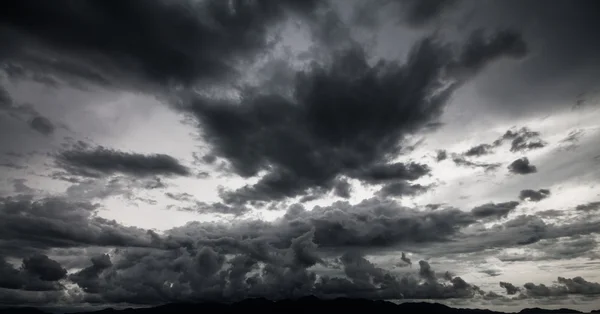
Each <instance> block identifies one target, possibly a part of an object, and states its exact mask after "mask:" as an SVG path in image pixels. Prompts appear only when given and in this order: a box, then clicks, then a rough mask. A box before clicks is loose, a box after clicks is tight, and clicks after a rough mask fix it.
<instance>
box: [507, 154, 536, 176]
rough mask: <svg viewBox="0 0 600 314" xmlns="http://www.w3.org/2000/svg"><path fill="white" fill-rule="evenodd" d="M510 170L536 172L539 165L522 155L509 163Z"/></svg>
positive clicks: (519, 172)
mask: <svg viewBox="0 0 600 314" xmlns="http://www.w3.org/2000/svg"><path fill="white" fill-rule="evenodd" d="M508 170H509V171H510V172H512V173H516V174H522V175H524V174H530V173H536V172H537V167H536V166H534V165H532V164H530V163H529V159H528V158H527V157H522V158H519V159H516V160H515V161H513V162H512V163H510V165H508Z"/></svg>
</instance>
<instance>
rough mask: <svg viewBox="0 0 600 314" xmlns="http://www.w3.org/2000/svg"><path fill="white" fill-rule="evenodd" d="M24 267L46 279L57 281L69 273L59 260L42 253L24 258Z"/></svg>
mask: <svg viewBox="0 0 600 314" xmlns="http://www.w3.org/2000/svg"><path fill="white" fill-rule="evenodd" d="M23 269H24V270H25V271H27V272H29V273H31V274H33V275H36V276H38V277H39V278H40V279H41V280H44V281H57V280H60V279H63V278H65V277H66V275H67V270H66V269H64V268H63V267H62V266H61V265H60V264H59V263H58V262H57V261H54V260H51V259H50V258H48V256H46V255H42V254H34V255H32V256H29V257H27V258H24V259H23Z"/></svg>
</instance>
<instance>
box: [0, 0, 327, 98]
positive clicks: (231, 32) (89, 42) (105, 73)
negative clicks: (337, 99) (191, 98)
mask: <svg viewBox="0 0 600 314" xmlns="http://www.w3.org/2000/svg"><path fill="white" fill-rule="evenodd" d="M315 6H316V3H315V2H314V1H306V2H302V3H299V2H296V1H277V2H276V3H275V2H273V3H267V2H262V1H260V2H236V3H234V4H232V6H231V7H230V6H229V5H228V4H227V3H224V2H222V1H202V2H194V1H184V2H181V3H177V4H174V5H173V4H169V3H166V2H164V1H156V2H153V3H151V4H145V5H143V6H140V4H139V3H137V2H135V1H128V0H126V1H123V2H119V3H100V2H93V1H87V2H83V3H81V4H78V5H77V6H74V5H72V4H69V3H60V4H53V5H47V4H42V5H40V4H39V3H36V2H35V1H24V2H18V3H17V2H15V5H14V6H12V9H11V10H10V11H4V12H2V15H0V19H2V21H4V22H3V25H2V28H3V32H2V37H3V41H4V42H6V43H9V44H8V45H7V46H5V47H3V49H2V51H0V58H2V59H3V61H4V62H5V63H7V64H8V65H9V66H10V68H11V69H13V70H12V71H11V73H13V76H16V75H17V74H19V76H25V77H30V78H37V79H38V80H39V81H45V82H52V83H53V84H55V82H57V80H59V82H60V81H66V82H67V83H69V84H72V85H75V86H81V85H84V84H85V83H92V84H94V85H100V86H107V87H116V88H124V87H125V88H127V87H133V88H137V89H140V88H142V89H146V90H151V88H152V86H154V87H158V86H177V85H185V86H187V85H190V84H192V83H194V82H198V81H202V80H205V79H211V80H212V79H221V78H225V77H228V76H230V75H232V74H234V73H235V72H236V62H237V63H239V62H240V61H244V60H249V59H250V60H251V59H252V58H253V57H254V56H255V55H256V54H257V53H260V52H262V51H263V50H264V49H265V48H266V47H268V45H269V44H270V41H269V36H268V35H270V33H269V30H270V29H269V27H270V26H273V25H275V24H276V23H277V22H279V21H281V20H282V19H283V18H284V17H285V16H287V15H288V13H289V12H297V13H300V14H302V15H304V14H308V13H310V11H311V10H312V9H313V8H314V7H315ZM95 12H102V14H100V15H98V14H96V13H95ZM90 16H94V17H93V18H90ZM24 21H29V22H24ZM158 25H160V27H158ZM182 29H184V30H185V31H181V30H182ZM224 38H235V40H223V39H224Z"/></svg>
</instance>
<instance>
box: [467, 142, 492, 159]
mask: <svg viewBox="0 0 600 314" xmlns="http://www.w3.org/2000/svg"><path fill="white" fill-rule="evenodd" d="M491 149H492V145H489V144H480V145H476V146H473V147H471V148H469V150H467V151H466V152H465V153H464V155H465V156H469V157H471V156H481V155H487V154H489V153H490V150H491Z"/></svg>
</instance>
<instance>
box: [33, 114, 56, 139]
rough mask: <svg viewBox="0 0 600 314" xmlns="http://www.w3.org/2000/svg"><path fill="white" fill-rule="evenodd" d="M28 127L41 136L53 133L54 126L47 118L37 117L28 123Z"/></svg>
mask: <svg viewBox="0 0 600 314" xmlns="http://www.w3.org/2000/svg"><path fill="white" fill-rule="evenodd" d="M29 126H31V128H32V129H34V130H36V131H37V132H40V133H41V134H43V135H50V134H52V133H54V129H55V126H54V124H52V122H51V121H50V120H48V118H46V117H42V116H37V117H35V118H33V119H31V121H29Z"/></svg>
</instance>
